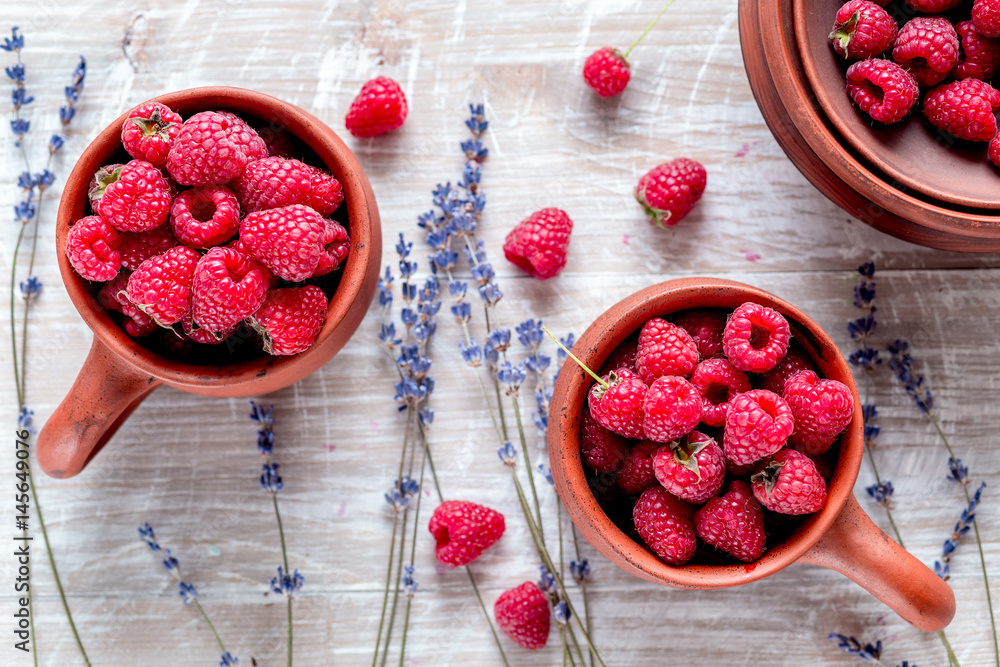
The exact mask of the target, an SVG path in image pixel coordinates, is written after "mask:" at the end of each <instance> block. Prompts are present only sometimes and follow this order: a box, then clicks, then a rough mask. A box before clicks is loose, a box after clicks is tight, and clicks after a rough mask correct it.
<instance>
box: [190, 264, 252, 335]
mask: <svg viewBox="0 0 1000 667" xmlns="http://www.w3.org/2000/svg"><path fill="white" fill-rule="evenodd" d="M267 273H268V271H267V269H265V268H264V267H263V266H261V265H260V264H258V263H257V262H256V261H255V260H253V259H251V258H250V257H249V256H248V255H244V254H243V253H241V252H239V251H237V250H233V249H231V248H212V249H211V250H209V251H208V253H206V254H205V256H204V257H202V258H201V259H200V260H199V261H198V266H197V267H196V268H195V271H194V280H193V281H192V283H191V289H192V292H193V297H192V302H191V316H192V317H193V318H194V322H195V324H197V325H198V326H199V327H201V328H202V329H207V330H208V331H211V332H213V333H221V332H223V331H226V330H227V329H231V328H232V327H234V326H236V324H238V323H239V322H240V321H241V320H243V319H244V318H246V317H249V316H250V315H253V314H254V313H255V312H257V309H258V308H260V307H261V305H262V304H263V303H264V298H265V297H266V296H267V288H268V282H269V276H268V275H267Z"/></svg>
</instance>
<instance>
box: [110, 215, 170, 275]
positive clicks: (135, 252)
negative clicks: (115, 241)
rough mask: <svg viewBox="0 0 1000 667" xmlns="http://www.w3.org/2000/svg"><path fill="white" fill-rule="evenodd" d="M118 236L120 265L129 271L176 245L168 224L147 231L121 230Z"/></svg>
mask: <svg viewBox="0 0 1000 667" xmlns="http://www.w3.org/2000/svg"><path fill="white" fill-rule="evenodd" d="M120 237H121V247H120V248H119V251H120V252H121V255H122V266H123V267H125V268H126V269H128V270H129V271H135V270H136V269H138V268H139V265H140V264H142V263H143V262H145V261H146V260H147V259H149V258H150V257H153V256H155V255H162V254H163V253H165V252H166V251H168V250H170V249H171V248H173V247H174V246H175V245H177V239H176V238H174V234H173V232H171V231H170V225H161V226H159V227H157V228H156V229H154V230H152V231H148V232H122V233H121V235H120Z"/></svg>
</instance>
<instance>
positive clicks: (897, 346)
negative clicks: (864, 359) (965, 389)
mask: <svg viewBox="0 0 1000 667" xmlns="http://www.w3.org/2000/svg"><path fill="white" fill-rule="evenodd" d="M888 350H889V353H890V354H891V355H892V358H891V359H890V360H889V367H890V368H891V369H892V370H893V371H895V373H896V378H897V379H898V380H899V382H900V384H902V385H903V388H904V389H905V390H906V393H907V394H909V395H910V398H912V399H913V402H914V403H915V404H916V406H917V408H919V410H920V411H921V412H922V413H923V414H924V416H925V417H926V418H927V420H928V421H929V422H930V423H931V425H932V426H934V430H935V431H937V434H938V437H940V438H941V442H942V443H943V444H944V447H945V449H946V450H947V451H948V468H949V475H948V478H949V479H952V480H953V481H956V482H958V483H959V486H960V487H961V489H962V493H963V494H964V495H965V502H966V503H968V504H969V507H971V508H973V509H974V508H975V505H974V504H973V497H972V495H971V494H970V493H969V471H968V469H967V468H965V466H963V465H962V464H961V461H960V460H959V459H958V457H957V456H955V450H953V449H952V447H951V443H949V442H948V436H946V435H945V434H944V430H943V429H942V428H941V424H940V423H939V422H938V419H937V415H936V414H935V413H934V396H933V394H931V391H930V389H929V388H928V387H927V386H926V385H925V384H924V377H923V376H922V375H919V374H917V373H915V372H914V366H915V364H914V360H913V355H912V354H910V345H909V343H907V342H906V341H904V340H899V339H897V340H896V341H894V342H893V343H891V344H890V345H889V346H888ZM981 491H982V487H980V488H979V491H977V492H976V497H977V498H978V496H979V494H980V492H981ZM976 504H978V500H976ZM972 528H973V531H974V532H975V535H976V546H977V547H978V548H979V564H980V567H981V569H982V572H983V586H984V588H985V589H986V605H987V608H988V609H989V612H990V629H991V630H992V631H993V657H994V660H995V664H996V667H1000V638H998V636H997V624H996V617H995V615H994V613H993V598H992V595H991V593H990V578H989V574H988V573H987V570H986V555H985V554H984V553H983V540H982V538H981V537H980V535H979V524H978V523H977V522H976V520H975V518H973V519H972Z"/></svg>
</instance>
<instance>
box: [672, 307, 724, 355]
mask: <svg viewBox="0 0 1000 667" xmlns="http://www.w3.org/2000/svg"><path fill="white" fill-rule="evenodd" d="M674 321H675V322H676V323H677V326H679V327H681V328H682V329H684V330H685V331H687V332H688V334H690V336H691V339H692V340H693V341H694V344H695V346H696V347H697V348H698V353H699V354H701V358H702V359H711V358H712V357H721V356H722V332H723V330H724V329H725V328H726V316H725V315H724V314H723V313H721V312H719V311H717V310H691V311H688V312H686V313H684V314H683V315H680V316H679V317H677V318H676V319H675V320H674Z"/></svg>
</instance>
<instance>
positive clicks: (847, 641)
mask: <svg viewBox="0 0 1000 667" xmlns="http://www.w3.org/2000/svg"><path fill="white" fill-rule="evenodd" d="M827 638H828V639H832V640H833V641H835V642H837V648H839V649H841V650H842V651H844V653H846V654H847V655H853V656H855V657H857V658H858V659H859V660H861V661H862V662H867V663H870V664H873V665H875V666H876V667H888V665H886V664H885V663H884V662H882V640H881V639H879V640H877V641H876V642H875V643H874V644H869V643H865V644H862V643H861V642H859V641H858V640H857V639H855V638H854V637H848V636H846V635H841V634H837V633H836V632H831V633H830V634H829V635H828V637H827ZM896 667H917V664H916V663H912V662H909V661H908V660H904V661H903V662H901V663H899V664H898V665H897V666H896Z"/></svg>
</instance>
